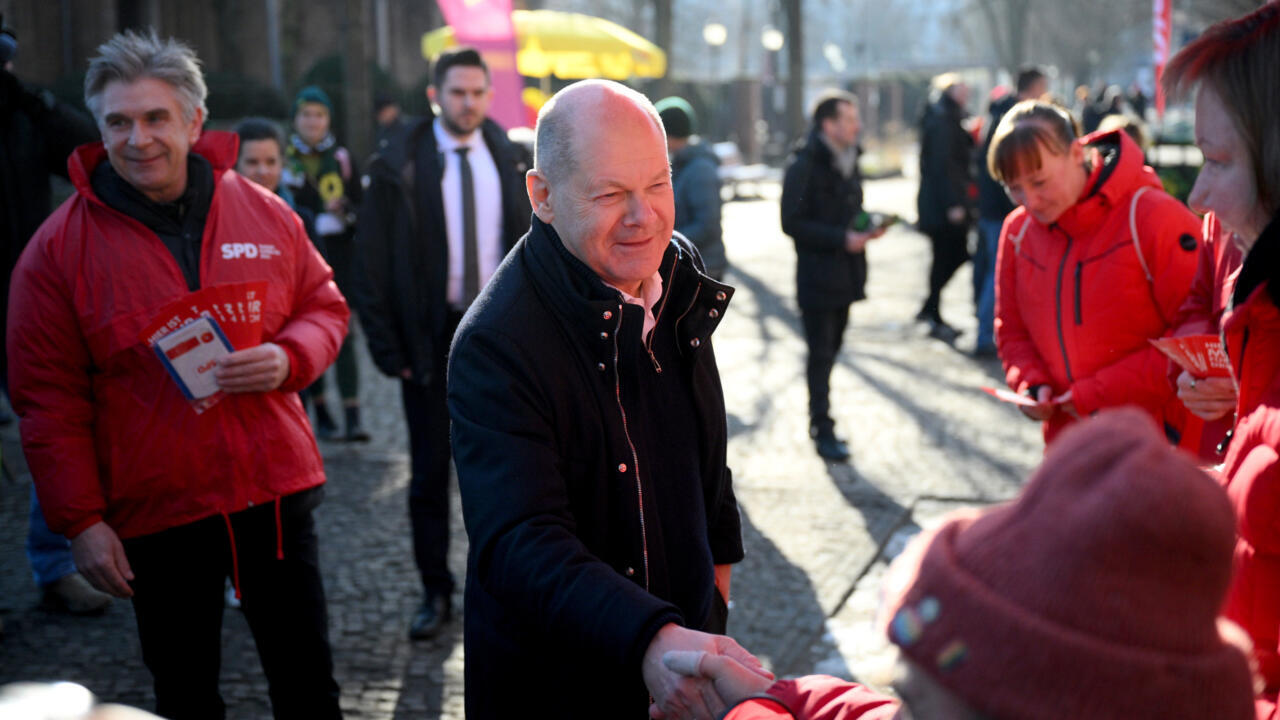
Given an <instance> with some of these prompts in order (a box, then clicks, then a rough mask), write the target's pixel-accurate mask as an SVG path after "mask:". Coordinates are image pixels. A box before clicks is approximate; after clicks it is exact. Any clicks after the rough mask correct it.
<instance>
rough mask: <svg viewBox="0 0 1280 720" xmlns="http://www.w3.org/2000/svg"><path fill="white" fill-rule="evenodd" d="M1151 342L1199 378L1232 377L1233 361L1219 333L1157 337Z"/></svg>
mask: <svg viewBox="0 0 1280 720" xmlns="http://www.w3.org/2000/svg"><path fill="white" fill-rule="evenodd" d="M1150 342H1151V344H1152V345H1155V346H1156V349H1158V350H1159V351H1160V352H1162V353H1164V354H1165V355H1168V356H1169V358H1170V359H1171V360H1173V361H1174V362H1176V363H1178V366H1179V367H1181V368H1182V369H1183V370H1186V371H1187V372H1189V373H1191V374H1192V375H1194V376H1196V377H1198V378H1203V377H1231V363H1230V361H1228V360H1227V354H1226V353H1225V352H1223V351H1222V340H1220V339H1219V338H1218V336H1217V335H1184V336H1182V337H1168V338H1157V339H1154V340H1151V341H1150Z"/></svg>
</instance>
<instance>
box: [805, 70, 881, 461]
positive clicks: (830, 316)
mask: <svg viewBox="0 0 1280 720" xmlns="http://www.w3.org/2000/svg"><path fill="white" fill-rule="evenodd" d="M860 128H861V125H860V123H859V121H858V104H857V98H855V97H854V96H853V95H851V94H849V93H845V92H829V93H827V94H826V95H824V96H823V98H822V99H821V100H819V101H818V104H817V106H816V107H815V108H814V111H813V126H812V128H810V131H809V135H808V138H807V139H806V140H805V142H804V143H803V144H802V145H800V146H799V147H798V148H797V149H796V151H795V153H794V154H793V155H792V157H791V161H790V164H788V165H787V173H786V176H785V177H784V179H783V183H782V202H781V209H782V231H783V232H785V233H786V234H788V235H790V236H791V239H792V240H794V241H795V243H796V301H797V303H798V304H799V305H800V319H801V321H802V323H803V324H804V339H805V342H806V343H807V344H808V346H809V359H808V362H807V363H806V364H805V378H806V379H807V380H808V384H809V434H810V435H811V436H812V437H813V439H814V443H815V444H816V445H817V450H818V454H819V455H821V456H822V457H823V458H826V459H828V460H835V461H838V462H843V461H845V460H848V459H849V447H848V446H847V445H846V444H845V442H844V441H843V440H841V439H840V438H838V437H837V436H836V433H835V420H834V419H832V417H831V398H830V394H831V369H832V368H833V367H835V362H836V356H837V355H839V354H840V346H841V344H842V343H843V341H844V330H845V326H846V325H848V323H849V306H850V305H851V304H853V303H854V302H857V301H858V300H862V299H864V298H866V292H865V285H866V281H867V257H866V254H865V253H864V248H865V247H866V245H867V242H868V241H870V240H872V239H874V238H877V237H880V235H883V234H884V230H883V229H874V228H867V229H855V228H854V225H855V221H856V220H857V219H858V218H859V217H860V216H861V214H862V178H861V177H860V175H859V174H858V146H857V140H858V130H859V129H860Z"/></svg>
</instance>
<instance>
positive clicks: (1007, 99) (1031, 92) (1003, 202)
mask: <svg viewBox="0 0 1280 720" xmlns="http://www.w3.org/2000/svg"><path fill="white" fill-rule="evenodd" d="M1048 89H1049V79H1048V78H1046V77H1045V76H1044V73H1043V72H1041V71H1040V70H1039V69H1038V68H1026V69H1024V70H1022V71H1021V72H1019V73H1018V82H1017V94H1016V95H1012V96H1010V95H1005V96H1004V97H1001V98H999V99H997V100H992V101H991V108H990V117H989V118H988V120H987V136H986V140H985V141H984V142H983V143H982V147H981V148H979V150H978V153H977V155H976V156H975V160H976V162H975V163H974V165H975V167H976V175H977V178H978V248H977V251H976V252H975V253H974V255H973V301H974V304H975V305H976V306H977V310H978V339H977V342H976V343H975V344H974V348H973V354H974V356H975V357H979V358H989V357H995V355H996V336H995V329H994V328H995V314H996V251H997V249H998V248H999V246H1000V242H999V241H1000V228H1001V227H1003V226H1004V219H1005V217H1006V216H1007V215H1008V214H1009V213H1011V212H1013V208H1014V205H1013V203H1012V202H1011V201H1010V200H1009V194H1008V193H1006V192H1005V190H1004V186H1003V185H1001V184H1000V183H999V182H998V181H997V180H996V179H995V178H993V177H991V172H990V171H989V170H988V169H987V151H988V150H989V149H990V148H991V136H993V135H995V132H996V127H998V126H999V125H1000V119H1001V118H1003V117H1004V114H1005V113H1006V112H1008V111H1009V108H1011V107H1013V106H1014V105H1015V104H1017V103H1019V102H1021V101H1023V100H1036V99H1039V98H1040V97H1041V96H1043V95H1044V94H1045V93H1046V92H1047V91H1048Z"/></svg>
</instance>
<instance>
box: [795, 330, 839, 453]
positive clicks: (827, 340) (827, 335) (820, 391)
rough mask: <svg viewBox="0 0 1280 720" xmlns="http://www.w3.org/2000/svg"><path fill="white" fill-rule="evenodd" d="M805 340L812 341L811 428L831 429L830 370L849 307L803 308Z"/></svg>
mask: <svg viewBox="0 0 1280 720" xmlns="http://www.w3.org/2000/svg"><path fill="white" fill-rule="evenodd" d="M800 320H801V321H802V323H803V324H804V339H805V342H806V343H808V344H809V359H808V361H807V362H806V363H805V368H804V370H805V378H806V379H807V380H808V381H809V428H810V430H811V431H813V432H815V433H817V434H825V433H829V432H831V431H832V430H833V429H834V428H835V421H834V420H832V419H831V369H832V368H833V367H835V364H836V356H837V355H839V354H840V345H841V343H843V341H844V329H845V327H846V326H847V325H848V324H849V306H848V305H845V306H844V307H843V308H840V309H838V310H805V309H801V310H800Z"/></svg>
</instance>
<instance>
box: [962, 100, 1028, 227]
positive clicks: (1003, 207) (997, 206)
mask: <svg viewBox="0 0 1280 720" xmlns="http://www.w3.org/2000/svg"><path fill="white" fill-rule="evenodd" d="M1017 102H1018V97H1017V96H1016V95H1013V94H1009V95H1006V96H1004V97H1002V98H1000V99H999V100H993V101H992V102H991V107H990V115H988V117H987V131H986V133H985V135H984V137H983V141H982V145H981V146H980V147H979V148H978V151H977V152H976V153H975V154H974V157H973V170H974V177H975V178H977V182H978V217H980V218H982V219H983V220H1004V219H1005V217H1006V216H1008V214H1009V213H1011V212H1013V209H1014V208H1015V207H1017V206H1016V205H1014V204H1013V201H1012V200H1010V199H1009V193H1007V192H1005V189H1004V185H1003V184H1001V182H1000V181H999V180H996V179H995V178H993V177H991V171H990V170H988V169H987V153H988V151H990V149H991V137H992V136H993V135H995V134H996V128H997V127H999V126H1000V121H1001V120H1003V119H1004V114H1005V113H1007V112H1009V110H1010V109H1011V108H1012V107H1013V106H1014V105H1015V104H1017Z"/></svg>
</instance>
